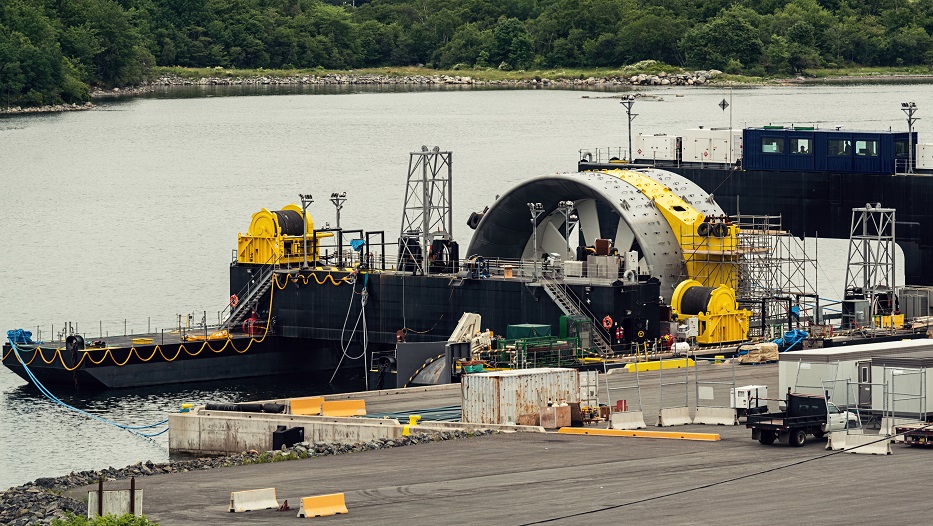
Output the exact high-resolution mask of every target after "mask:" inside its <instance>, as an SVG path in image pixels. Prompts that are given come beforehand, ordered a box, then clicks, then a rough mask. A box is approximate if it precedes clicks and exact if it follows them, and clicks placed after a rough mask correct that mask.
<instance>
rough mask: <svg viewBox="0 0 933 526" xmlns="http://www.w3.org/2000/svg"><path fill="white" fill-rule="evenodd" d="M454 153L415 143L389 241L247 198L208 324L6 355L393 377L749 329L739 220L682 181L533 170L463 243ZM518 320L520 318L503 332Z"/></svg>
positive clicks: (147, 370)
mask: <svg viewBox="0 0 933 526" xmlns="http://www.w3.org/2000/svg"><path fill="white" fill-rule="evenodd" d="M451 159H452V154H451V153H450V152H442V151H439V150H438V149H436V148H435V149H434V150H428V149H427V148H424V149H422V151H421V152H414V153H412V154H411V161H410V164H409V173H408V181H407V182H408V185H407V189H406V205H405V209H404V211H403V221H402V225H403V226H402V229H401V231H400V235H399V236H398V238H397V241H394V240H393V241H391V242H386V241H385V240H386V233H385V232H382V231H366V230H362V229H349V228H341V227H340V226H339V221H338V226H337V227H336V228H323V229H321V228H316V226H315V224H314V222H313V220H312V218H311V216H310V215H309V214H308V213H307V205H305V206H303V207H300V206H298V205H294V204H292V205H287V206H285V207H283V208H281V209H278V210H268V209H265V208H264V209H262V210H260V211H259V212H256V213H254V214H253V216H252V220H251V222H250V225H249V228H248V230H247V232H246V233H245V234H240V235H239V236H238V239H237V251H236V256H235V258H234V260H233V261H232V262H231V265H230V304H229V306H228V308H227V309H226V310H225V312H224V321H223V323H222V324H220V326H217V327H203V329H202V330H201V331H192V332H184V331H181V332H178V333H173V334H171V335H161V334H160V335H136V336H135V337H134V338H127V339H126V340H125V341H124V340H119V339H113V338H110V339H108V341H106V342H100V341H98V342H93V341H90V339H89V338H87V337H85V335H81V334H71V335H68V337H67V338H65V339H64V341H53V342H30V341H28V340H27V339H20V340H15V339H11V341H9V342H8V343H6V344H5V345H4V347H3V351H2V358H3V364H4V365H5V366H6V367H8V368H9V369H10V370H12V371H13V372H15V373H16V374H18V375H20V376H21V377H23V378H25V379H27V380H30V379H35V380H37V381H40V382H42V383H49V384H57V385H59V386H63V387H66V388H73V389H99V388H117V387H131V386H132V387H139V386H147V385H161V384H165V383H174V382H195V381H206V380H222V379H231V378H239V377H251V376H266V375H275V374H284V373H314V372H316V373H334V374H337V373H338V371H340V372H350V373H351V374H355V375H357V376H358V377H359V378H360V382H361V383H363V384H364V385H365V387H367V388H393V387H403V386H406V385H414V384H419V383H422V384H423V383H444V382H445V381H451V380H452V379H454V378H455V377H456V375H457V374H459V372H462V371H463V369H462V368H459V369H458V367H457V365H458V364H460V363H464V362H470V361H471V358H474V357H476V356H478V354H477V353H478V351H486V354H485V355H484V356H491V355H497V356H499V357H500V358H501V359H502V361H503V363H502V364H498V365H500V366H505V367H524V366H528V367H530V366H546V365H567V363H566V362H567V361H568V360H569V361H570V362H572V363H573V365H575V366H578V367H593V366H601V367H602V366H606V365H607V364H610V363H613V362H614V361H617V359H618V357H620V356H623V355H628V354H632V353H635V352H639V351H640V350H642V349H643V350H644V351H645V352H647V350H648V346H649V345H652V346H655V345H658V344H659V342H667V343H670V341H671V339H672V338H673V337H675V336H677V335H678V331H679V330H681V329H683V328H684V327H687V331H688V332H687V334H688V335H689V336H690V337H692V338H693V339H695V341H697V342H699V343H709V344H722V343H727V342H741V341H743V340H744V339H745V338H746V335H747V332H748V323H749V314H750V313H749V312H748V311H746V310H744V309H741V308H739V307H738V305H737V302H736V298H735V292H734V288H733V287H734V286H735V282H736V280H737V279H738V276H737V272H736V267H735V264H736V261H737V259H738V258H739V257H740V250H739V247H738V241H737V239H738V238H737V235H738V229H737V227H736V226H735V225H733V224H731V222H729V221H728V220H727V219H725V214H724V211H723V210H722V209H721V208H720V207H719V205H718V204H717V203H716V201H715V200H714V199H713V197H712V195H710V194H708V193H706V192H704V191H703V190H702V189H700V188H699V187H698V186H697V185H696V184H694V183H692V182H690V181H689V180H687V179H686V178H684V177H682V176H680V175H677V174H675V173H672V172H668V171H664V170H647V171H638V172H635V171H625V170H616V169H615V168H614V167H613V168H612V169H611V170H594V171H586V172H578V173H566V174H555V175H549V176H542V177H538V178H534V179H530V180H528V181H526V182H523V183H521V184H519V185H518V186H516V187H515V188H513V189H511V190H509V191H508V192H506V193H505V194H504V195H502V196H501V197H498V198H497V199H496V200H495V201H494V202H493V203H491V204H490V206H489V207H487V210H486V211H485V212H484V213H482V214H474V215H473V216H471V218H470V220H469V222H468V224H469V225H470V226H471V227H474V228H475V230H476V231H475V232H474V235H473V238H472V241H471V243H470V245H469V247H468V248H467V250H466V251H465V254H467V255H468V256H467V257H465V258H461V257H460V252H461V250H460V247H459V245H458V244H457V242H456V241H455V239H454V237H453V228H454V221H453V210H452V204H451V203H452V191H451V189H452V179H451V178H452V171H451V168H450V167H451ZM302 197H304V196H302ZM698 254H702V257H699V256H698ZM465 313H470V314H472V315H478V317H477V318H468V317H467V316H465ZM462 319H474V320H480V319H481V320H482V321H481V322H479V321H476V322H475V326H469V327H465V326H464V324H463V323H461V322H462ZM480 323H481V324H482V325H481V326H480ZM519 325H523V326H526V327H532V331H533V334H531V335H527V334H526V335H525V336H522V337H513V340H511V341H510V340H505V339H502V338H501V337H502V336H510V334H509V333H510V332H512V331H513V330H514V329H515V326H519ZM199 333H200V334H199ZM529 336H530V337H529ZM535 337H538V338H540V339H538V340H535V339H534V338H535ZM662 337H664V338H662ZM681 337H684V336H683V335H682V336H681ZM515 339H519V340H521V341H514V340H515ZM500 345H501V346H500ZM489 351H497V352H495V353H490V352H489ZM555 351H556V352H555ZM562 352H563V354H562ZM555 356H556V358H555ZM554 359H556V360H557V362H558V363H554V362H553V361H549V360H554Z"/></svg>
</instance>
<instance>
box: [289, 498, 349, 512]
mask: <svg viewBox="0 0 933 526" xmlns="http://www.w3.org/2000/svg"><path fill="white" fill-rule="evenodd" d="M344 513H350V511H349V510H348V509H347V504H346V501H345V500H344V497H343V493H331V494H329V495H315V496H313V497H304V498H303V499H301V508H299V509H298V516H299V517H327V516H330V515H337V514H344Z"/></svg>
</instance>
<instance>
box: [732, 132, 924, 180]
mask: <svg viewBox="0 0 933 526" xmlns="http://www.w3.org/2000/svg"><path fill="white" fill-rule="evenodd" d="M908 140H912V142H913V143H914V144H916V143H917V134H916V132H914V133H913V134H912V136H911V135H910V134H908V133H907V132H885V131H847V130H817V129H815V128H811V127H794V128H790V127H784V126H765V127H763V128H746V129H745V130H743V160H742V166H743V168H745V170H776V171H788V172H792V171H801V172H837V173H866V174H894V173H896V172H904V171H906V168H907V162H908V158H909V151H908Z"/></svg>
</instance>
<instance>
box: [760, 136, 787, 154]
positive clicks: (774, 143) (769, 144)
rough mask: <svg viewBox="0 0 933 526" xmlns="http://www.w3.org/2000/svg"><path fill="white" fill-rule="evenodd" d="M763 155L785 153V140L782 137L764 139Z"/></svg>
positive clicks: (762, 142) (762, 145)
mask: <svg viewBox="0 0 933 526" xmlns="http://www.w3.org/2000/svg"><path fill="white" fill-rule="evenodd" d="M761 153H784V139H781V138H780V137H762V139H761Z"/></svg>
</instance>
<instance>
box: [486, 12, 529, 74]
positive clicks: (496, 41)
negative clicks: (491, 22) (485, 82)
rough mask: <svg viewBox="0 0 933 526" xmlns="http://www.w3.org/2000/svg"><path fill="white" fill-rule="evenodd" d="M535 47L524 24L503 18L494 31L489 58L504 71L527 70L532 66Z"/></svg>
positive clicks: (516, 20) (515, 19) (513, 19)
mask: <svg viewBox="0 0 933 526" xmlns="http://www.w3.org/2000/svg"><path fill="white" fill-rule="evenodd" d="M533 47H534V43H533V42H532V40H531V36H530V35H529V34H528V30H527V29H525V25H524V24H522V23H521V22H520V21H519V20H518V19H517V18H503V19H500V20H499V23H498V24H496V27H495V28H494V29H493V32H492V49H491V50H490V53H489V56H490V59H491V60H492V61H493V63H494V64H496V63H498V64H500V67H502V68H503V69H525V68H527V67H528V66H530V65H531V60H532V58H533V55H532V51H533Z"/></svg>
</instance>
